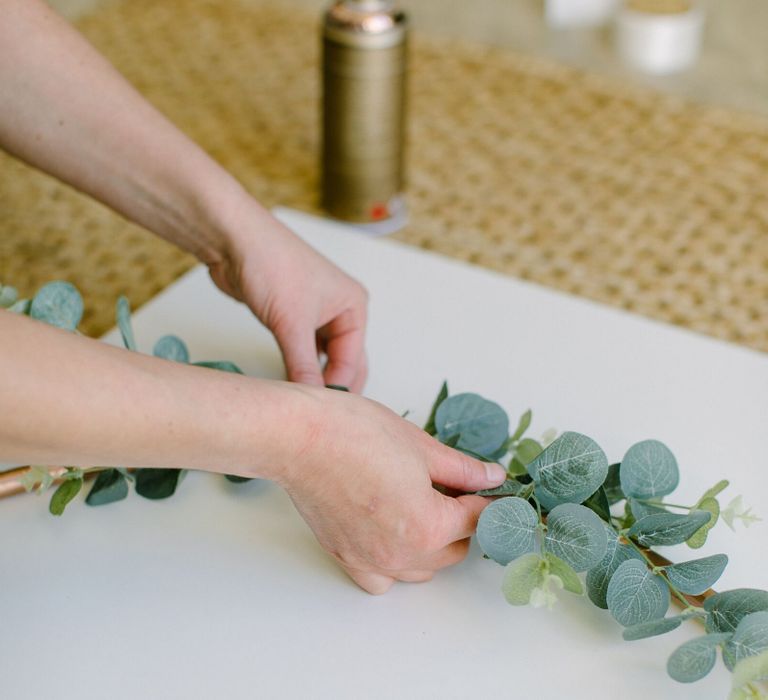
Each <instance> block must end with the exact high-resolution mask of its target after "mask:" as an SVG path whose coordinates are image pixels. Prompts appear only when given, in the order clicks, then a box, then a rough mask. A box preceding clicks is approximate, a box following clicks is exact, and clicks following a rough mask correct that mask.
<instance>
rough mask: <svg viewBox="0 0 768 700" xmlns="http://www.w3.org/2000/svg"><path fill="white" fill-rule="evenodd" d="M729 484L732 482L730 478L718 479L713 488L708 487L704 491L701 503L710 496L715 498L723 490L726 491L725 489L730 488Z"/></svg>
mask: <svg viewBox="0 0 768 700" xmlns="http://www.w3.org/2000/svg"><path fill="white" fill-rule="evenodd" d="M729 485H730V482H729V481H728V479H722V480H721V481H718V482H717V483H716V484H715V485H714V486H713V487H712V488H711V489H707V490H706V491H705V492H704V495H703V496H702V497H701V500H700V501H699V503H701V501H705V500H707V499H708V498H715V496H719V495H720V494H721V493H722V492H723V491H725V489H727V488H728V486H729Z"/></svg>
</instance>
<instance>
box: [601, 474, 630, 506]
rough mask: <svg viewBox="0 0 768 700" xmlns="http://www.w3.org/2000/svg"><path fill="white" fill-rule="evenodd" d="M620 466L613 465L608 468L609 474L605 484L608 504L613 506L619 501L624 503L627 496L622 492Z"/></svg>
mask: <svg viewBox="0 0 768 700" xmlns="http://www.w3.org/2000/svg"><path fill="white" fill-rule="evenodd" d="M620 467H621V465H620V464H611V465H609V466H608V474H607V476H606V477H605V481H604V482H603V488H604V489H605V495H606V497H607V498H608V504H609V505H613V504H614V503H618V502H619V501H623V500H624V499H625V498H626V496H625V495H624V492H623V491H622V490H621V478H620V476H619V472H620Z"/></svg>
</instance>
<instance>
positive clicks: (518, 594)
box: [501, 553, 547, 605]
mask: <svg viewBox="0 0 768 700" xmlns="http://www.w3.org/2000/svg"><path fill="white" fill-rule="evenodd" d="M546 573H547V572H546V564H545V562H544V560H543V559H542V558H541V557H540V556H539V555H538V554H534V553H531V554H524V555H523V556H522V557H519V558H518V559H515V560H514V561H512V562H510V563H509V564H507V567H506V569H505V570H504V579H503V580H502V584H501V591H502V593H504V597H505V598H506V599H507V602H508V603H509V604H510V605H528V602H529V601H530V599H531V593H533V591H534V589H536V588H539V587H540V586H541V585H542V584H543V583H544V579H545V578H546Z"/></svg>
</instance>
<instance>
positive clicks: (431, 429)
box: [424, 382, 448, 435]
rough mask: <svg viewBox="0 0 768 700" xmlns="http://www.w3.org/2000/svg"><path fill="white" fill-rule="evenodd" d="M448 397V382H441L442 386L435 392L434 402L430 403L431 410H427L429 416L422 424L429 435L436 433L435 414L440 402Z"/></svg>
mask: <svg viewBox="0 0 768 700" xmlns="http://www.w3.org/2000/svg"><path fill="white" fill-rule="evenodd" d="M447 398H448V382H443V386H441V387H440V391H439V392H438V394H437V398H436V399H435V402H434V403H433V404H432V410H431V411H430V412H429V418H428V419H427V422H426V424H425V425H424V430H425V431H426V432H428V433H429V434H430V435H437V426H436V425H435V414H436V413H437V409H438V408H439V407H440V404H441V403H443V401H445V400H446V399H447Z"/></svg>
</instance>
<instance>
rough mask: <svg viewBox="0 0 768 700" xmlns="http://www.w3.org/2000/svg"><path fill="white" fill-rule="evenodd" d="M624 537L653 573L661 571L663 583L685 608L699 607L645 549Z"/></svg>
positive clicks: (695, 608) (696, 608) (629, 538)
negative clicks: (679, 588)
mask: <svg viewBox="0 0 768 700" xmlns="http://www.w3.org/2000/svg"><path fill="white" fill-rule="evenodd" d="M624 539H625V540H626V541H627V542H628V543H629V545H630V546H631V547H632V548H633V549H634V550H635V551H636V552H637V553H638V554H639V555H640V556H641V557H642V558H643V561H645V563H646V564H648V566H650V567H651V569H652V571H653V572H654V573H661V575H662V578H663V579H664V583H666V584H667V587H668V588H669V590H670V591H671V592H672V594H673V595H674V596H675V597H676V598H677V599H678V600H679V601H680V602H681V603H682V604H683V605H684V606H685V610H690V609H693V610H698V609H700V608H701V606H698V605H693V604H691V601H690V600H688V598H686V597H685V596H684V595H683V594H682V593H681V592H680V591H679V590H678V588H677V586H675V585H674V584H673V583H672V582H671V581H670V580H669V578H668V577H667V575H666V573H665V572H664V569H663V567H660V566H656V564H654V562H653V561H652V560H651V558H650V557H649V556H648V554H647V553H646V552H645V550H644V549H643V548H642V547H640V545H638V544H637V543H636V542H634V540H632V538H631V537H627V536H626V534H625V535H624Z"/></svg>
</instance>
